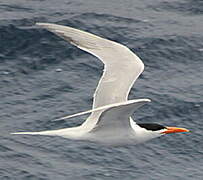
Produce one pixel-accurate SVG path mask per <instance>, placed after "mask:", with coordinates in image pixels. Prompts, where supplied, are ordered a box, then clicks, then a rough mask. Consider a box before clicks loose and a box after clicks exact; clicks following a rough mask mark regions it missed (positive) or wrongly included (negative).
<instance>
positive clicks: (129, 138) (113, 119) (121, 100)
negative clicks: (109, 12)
mask: <svg viewBox="0 0 203 180" xmlns="http://www.w3.org/2000/svg"><path fill="white" fill-rule="evenodd" d="M37 25H38V26H40V27H42V28H46V29H47V30H49V31H51V32H53V33H55V34H56V35H58V36H60V37H62V38H63V39H65V40H67V41H68V42H70V43H71V44H73V45H75V46H77V47H78V48H80V49H82V50H84V51H86V52H88V53H90V54H92V55H94V56H96V57H97V58H98V59H100V60H101V61H102V62H103V64H104V72H103V75H102V77H101V79H100V81H99V83H98V86H97V88H96V91H95V93H94V100H93V106H92V110H89V111H85V112H81V113H77V114H74V115H70V116H66V117H63V118H60V119H58V120H61V119H67V118H70V117H75V116H79V115H83V114H87V113H91V114H90V116H89V117H88V118H87V120H86V121H85V122H84V123H83V124H82V125H80V126H77V127H71V128H64V129H59V130H47V131H40V132H17V133H12V134H31V135H49V136H61V137H64V138H69V139H76V140H87V141H93V142H98V143H102V144H106V145H127V144H137V143H142V142H145V141H147V140H150V139H153V138H156V137H160V136H162V135H164V134H169V133H177V132H188V131H189V130H187V129H185V128H177V127H168V126H163V125H160V124H156V123H136V122H135V121H133V119H132V118H131V116H132V114H133V112H134V111H135V110H136V109H138V108H139V107H141V106H143V105H144V104H145V103H147V102H150V100H149V99H136V100H128V94H129V91H130V89H131V87H132V85H133V84H134V82H135V80H136V79H137V78H138V76H139V75H140V74H141V73H142V72H143V70H144V64H143V62H142V61H141V59H140V58H139V57H138V56H137V55H136V54H134V53H133V52H132V51H131V50H130V49H129V48H127V47H126V46H124V45H121V44H119V43H117V42H113V41H110V40H107V39H104V38H102V37H99V36H96V35H93V34H91V33H88V32H84V31H81V30H78V29H75V28H72V27H67V26H62V25H56V24H49V23H37Z"/></svg>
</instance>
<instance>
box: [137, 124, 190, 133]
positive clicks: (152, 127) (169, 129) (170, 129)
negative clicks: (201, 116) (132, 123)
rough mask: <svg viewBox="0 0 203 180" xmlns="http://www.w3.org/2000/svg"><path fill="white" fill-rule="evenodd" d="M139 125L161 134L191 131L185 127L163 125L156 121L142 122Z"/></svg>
mask: <svg viewBox="0 0 203 180" xmlns="http://www.w3.org/2000/svg"><path fill="white" fill-rule="evenodd" d="M138 125H139V126H140V127H141V128H144V129H146V130H148V131H152V132H156V133H158V134H160V135H163V134H171V133H179V132H189V130H188V129H185V128H179V127H169V126H163V125H160V124H156V123H140V124H138Z"/></svg>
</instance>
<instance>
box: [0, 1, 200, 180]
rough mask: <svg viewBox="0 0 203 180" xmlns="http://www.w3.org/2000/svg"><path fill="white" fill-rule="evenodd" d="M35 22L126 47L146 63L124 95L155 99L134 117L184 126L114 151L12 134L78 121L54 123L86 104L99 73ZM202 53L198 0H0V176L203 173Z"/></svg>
mask: <svg viewBox="0 0 203 180" xmlns="http://www.w3.org/2000/svg"><path fill="white" fill-rule="evenodd" d="M36 22H50V23H57V24H62V25H69V26H72V27H75V28H79V29H82V30H87V31H89V32H92V33H94V34H97V35H100V36H103V37H106V38H109V39H111V40H115V41H117V42H120V43H122V44H124V45H127V46H128V47H129V48H131V49H132V50H133V51H134V52H136V53H137V54H138V55H139V56H140V58H141V59H142V60H143V62H144V63H145V71H144V73H143V74H142V75H141V76H140V78H139V80H138V81H137V82H136V84H135V85H134V87H133V88H132V91H131V94H130V98H131V99H132V98H143V97H146V98H150V99H152V103H150V104H148V105H146V106H145V107H143V108H141V109H140V110H139V111H137V112H136V113H135V115H134V117H133V118H134V119H136V120H137V121H139V122H157V123H160V124H164V125H168V126H180V127H185V128H188V129H190V130H191V133H188V134H184V135H183V134H174V135H168V136H163V137H161V138H157V139H154V140H152V141H150V142H148V143H145V144H140V145H132V146H126V147H119V148H110V147H101V146H99V145H97V144H92V143H88V142H75V141H72V140H67V139H63V138H60V137H41V136H14V135H10V134H9V133H10V132H16V131H39V130H49V129H59V128H65V127H71V126H76V125H79V124H80V123H81V122H83V121H84V120H85V118H86V117H77V118H72V119H69V120H67V121H61V122H52V121H51V120H52V119H54V118H57V117H61V116H64V115H67V114H72V113H76V112H80V111H84V110H88V109H90V108H91V103H92V95H93V92H94V90H95V87H96V85H97V82H98V80H99V77H100V76H101V73H102V64H101V63H100V62H99V61H98V60H97V59H96V58H95V57H93V56H91V55H89V54H88V53H85V52H83V51H81V50H79V49H77V48H75V47H73V46H71V45H70V44H68V43H66V42H65V41H63V40H62V39H60V38H58V37H56V36H55V35H53V34H51V33H50V32H48V31H46V30H42V29H39V28H36V27H35V26H34V24H35V23H36ZM202 56H203V1H202V0H164V1H162V0H157V1H147V0H142V1H139V0H125V1H124V0H108V1H101V0H85V1H84V0H72V1H65V0H57V1H56V0H12V1H8V0H1V1H0V179H1V180H55V179H57V180H74V179H77V180H104V179H105V180H114V179H124V180H132V179H133V180H134V179H136V180H158V179H162V180H182V179H184V180H201V179H203V143H202V141H203V135H202V134H203V123H202V122H203V109H202V106H203V58H202ZM57 69H61V72H59V71H58V70H57Z"/></svg>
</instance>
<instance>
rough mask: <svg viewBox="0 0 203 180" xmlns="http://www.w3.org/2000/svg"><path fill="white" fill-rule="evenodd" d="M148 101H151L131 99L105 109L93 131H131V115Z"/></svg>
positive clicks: (112, 132)
mask: <svg viewBox="0 0 203 180" xmlns="http://www.w3.org/2000/svg"><path fill="white" fill-rule="evenodd" d="M147 102H150V100H149V99H136V100H129V101H126V102H123V103H120V104H117V105H115V106H113V107H110V108H108V109H106V110H104V111H103V112H102V114H101V115H100V117H99V119H98V121H97V124H96V126H95V127H94V128H93V129H92V131H91V132H97V134H98V133H102V134H106V133H108V134H109V133H110V134H114V133H124V134H125V132H129V131H131V130H132V128H131V125H130V116H131V115H132V114H133V112H134V111H135V110H136V109H138V108H140V107H141V106H143V105H144V104H146V103H147Z"/></svg>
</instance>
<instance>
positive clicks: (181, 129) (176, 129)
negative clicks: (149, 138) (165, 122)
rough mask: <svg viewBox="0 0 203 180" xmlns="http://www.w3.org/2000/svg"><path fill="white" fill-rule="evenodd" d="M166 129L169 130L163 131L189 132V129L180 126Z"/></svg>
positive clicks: (167, 132) (166, 132) (168, 132)
mask: <svg viewBox="0 0 203 180" xmlns="http://www.w3.org/2000/svg"><path fill="white" fill-rule="evenodd" d="M166 129H167V130H166V131H164V132H162V133H165V134H170V133H179V132H189V130H188V129H185V128H178V127H166Z"/></svg>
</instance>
